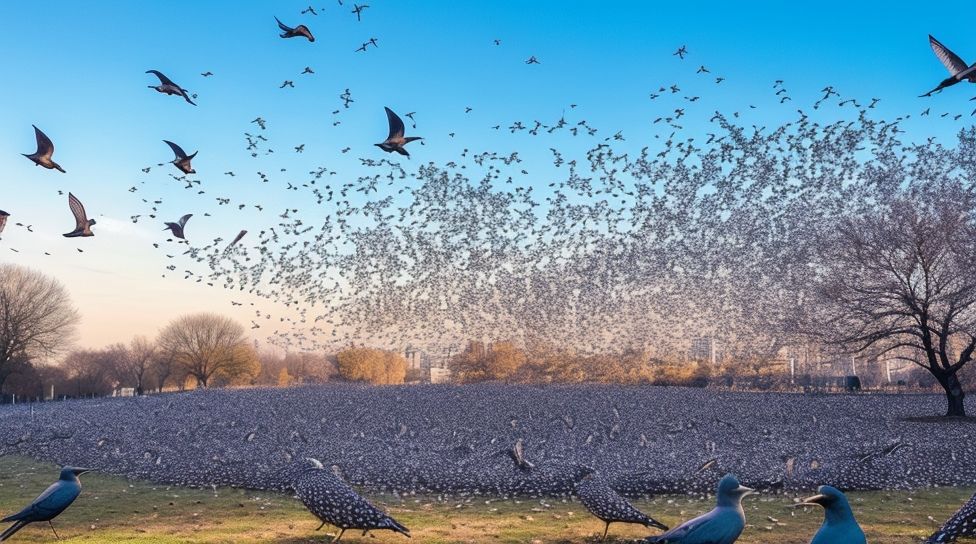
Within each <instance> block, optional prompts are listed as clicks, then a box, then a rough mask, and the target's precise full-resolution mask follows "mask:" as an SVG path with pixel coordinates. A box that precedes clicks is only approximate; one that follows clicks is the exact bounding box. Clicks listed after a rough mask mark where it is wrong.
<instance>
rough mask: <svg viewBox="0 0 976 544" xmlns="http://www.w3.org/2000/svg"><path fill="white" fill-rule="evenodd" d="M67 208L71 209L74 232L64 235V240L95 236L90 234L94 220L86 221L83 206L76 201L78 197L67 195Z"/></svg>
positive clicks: (86, 216)
mask: <svg viewBox="0 0 976 544" xmlns="http://www.w3.org/2000/svg"><path fill="white" fill-rule="evenodd" d="M68 207H69V208H71V214H72V215H74V216H75V230H73V231H71V232H69V233H67V234H65V235H64V237H65V238H78V237H79V236H84V237H88V236H95V233H94V232H92V230H91V227H92V225H94V224H95V220H94V219H88V214H86V213H85V206H84V205H83V204H82V203H81V201H80V200H78V197H76V196H75V195H73V194H71V193H68Z"/></svg>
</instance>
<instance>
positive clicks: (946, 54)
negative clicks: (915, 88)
mask: <svg viewBox="0 0 976 544" xmlns="http://www.w3.org/2000/svg"><path fill="white" fill-rule="evenodd" d="M929 45H931V46H932V51H933V52H934V53H935V56H936V57H939V60H940V61H942V64H943V65H944V66H945V67H946V69H948V70H949V77H947V78H946V79H944V80H942V83H939V86H938V87H936V88H934V89H932V90H931V91H929V92H927V93H925V94H923V95H921V96H932V93H937V92H941V91H942V89H945V88H946V87H951V86H953V85H955V84H956V83H959V82H960V81H962V80H966V81H969V82H970V83H976V64H973V65H972V66H970V65H968V64H966V62H965V61H963V60H962V59H961V58H959V56H958V55H956V54H955V53H953V52H952V51H951V50H950V49H949V48H948V47H946V46H944V45H942V43H941V42H939V40H937V39H935V38H934V37H932V35H931V34H929Z"/></svg>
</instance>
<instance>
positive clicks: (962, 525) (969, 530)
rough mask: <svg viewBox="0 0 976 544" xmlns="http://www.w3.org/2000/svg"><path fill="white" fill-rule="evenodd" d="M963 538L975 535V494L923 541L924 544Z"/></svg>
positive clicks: (937, 543) (935, 543) (936, 543)
mask: <svg viewBox="0 0 976 544" xmlns="http://www.w3.org/2000/svg"><path fill="white" fill-rule="evenodd" d="M959 537H963V538H974V537H976V494H974V495H973V496H972V498H970V499H969V501H968V502H967V503H966V504H964V505H962V508H960V509H959V510H957V511H956V513H955V514H953V515H952V517H951V518H949V520H948V521H946V522H945V524H944V525H943V526H942V527H941V528H940V529H939V530H938V531H936V532H935V533H933V534H932V536H930V537H929V538H928V540H926V541H925V544H940V543H942V542H955V541H956V540H958V539H959Z"/></svg>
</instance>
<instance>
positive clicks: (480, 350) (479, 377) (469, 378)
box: [450, 341, 527, 382]
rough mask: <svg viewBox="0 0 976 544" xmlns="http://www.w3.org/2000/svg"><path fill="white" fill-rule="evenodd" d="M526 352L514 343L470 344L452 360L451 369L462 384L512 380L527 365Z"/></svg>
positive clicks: (475, 342) (474, 342)
mask: <svg viewBox="0 0 976 544" xmlns="http://www.w3.org/2000/svg"><path fill="white" fill-rule="evenodd" d="M526 360H527V358H526V355H525V352H524V351H522V350H521V349H519V348H518V347H516V346H515V344H513V343H512V342H496V343H494V344H490V345H488V346H485V344H484V343H483V342H477V341H471V342H468V345H467V347H465V349H464V351H462V352H461V353H460V354H458V355H457V356H455V357H454V358H453V359H452V360H451V363H450V364H451V369H452V371H453V372H454V373H455V375H456V376H457V379H458V381H461V382H478V381H486V380H488V381H504V380H512V379H514V378H515V377H516V375H517V374H518V372H519V370H520V369H522V368H523V366H524V365H525V363H526Z"/></svg>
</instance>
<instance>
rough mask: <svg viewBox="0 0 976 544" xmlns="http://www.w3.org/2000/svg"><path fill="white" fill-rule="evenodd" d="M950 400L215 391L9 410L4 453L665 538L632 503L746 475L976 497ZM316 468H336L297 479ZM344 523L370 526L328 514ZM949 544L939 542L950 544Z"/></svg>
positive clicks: (753, 479)
mask: <svg viewBox="0 0 976 544" xmlns="http://www.w3.org/2000/svg"><path fill="white" fill-rule="evenodd" d="M940 401H941V399H937V398H935V397H923V398H906V397H899V396H864V397H857V396H833V395H827V396H801V395H775V394H758V393H757V394H750V393H733V392H716V391H705V390H694V389H689V390H685V389H680V388H677V389H676V388H639V389H637V388H627V387H604V388H596V389H595V388H594V386H575V387H559V388H537V387H515V386H504V385H468V386H463V387H444V386H426V387H423V386H411V387H408V388H380V389H377V388H370V387H355V386H349V385H339V386H315V387H311V386H309V387H298V388H289V389H271V390H267V389H247V390H212V391H197V392H193V393H186V394H177V395H165V394H164V395H153V396H147V397H137V398H120V399H111V400H98V399H96V400H90V401H73V402H64V403H45V404H40V405H35V406H34V407H33V408H29V407H27V406H23V405H19V406H12V407H8V408H6V409H5V410H3V411H2V412H0V437H2V438H0V455H25V456H30V457H34V458H39V459H45V460H49V461H54V462H60V463H68V464H71V465H72V466H84V467H95V468H97V470H98V471H99V472H102V473H107V474H116V475H121V476H125V477H128V478H134V479H140V480H150V481H155V482H160V483H165V484H172V485H178V486H188V487H199V488H209V487H211V486H231V487H238V488H247V489H258V490H274V491H283V492H293V493H295V494H296V495H297V496H298V497H299V498H301V499H302V500H303V501H305V503H306V505H307V506H309V508H310V509H311V510H312V511H313V512H314V513H316V514H317V515H319V517H320V518H321V519H322V521H328V522H329V523H332V524H334V525H336V526H337V527H339V528H340V530H341V529H344V528H349V529H353V528H364V526H363V525H362V524H364V523H366V521H363V520H370V523H373V522H375V523H381V522H382V523H388V522H384V521H382V520H383V519H385V518H382V517H380V515H379V514H378V513H376V511H374V510H370V509H368V508H367V507H366V506H365V505H360V506H361V507H362V510H361V511H360V510H357V508H359V506H357V508H340V507H336V506H335V504H337V503H335V502H334V501H336V500H339V499H338V498H337V497H353V495H352V494H351V492H349V491H345V489H346V487H343V488H342V489H343V490H344V491H342V493H338V492H335V493H332V494H329V495H326V496H325V497H326V498H322V496H321V495H320V494H321V492H322V489H323V486H339V485H340V483H339V482H340V480H341V482H342V484H341V485H343V486H348V485H349V484H352V485H356V486H362V487H364V488H367V489H370V490H373V491H377V492H383V493H391V494H392V495H393V496H394V497H397V498H399V497H404V496H410V495H412V494H414V493H418V494H423V495H425V496H430V497H438V499H437V500H439V501H444V502H447V503H448V504H453V503H456V504H457V505H466V506H477V505H478V504H479V503H483V502H484V500H485V499H486V498H490V499H491V500H505V499H509V498H516V497H534V498H539V499H540V500H543V501H544V500H545V499H547V498H552V497H555V498H560V497H562V498H568V497H570V496H575V497H577V498H578V500H579V501H580V502H581V503H582V504H583V505H584V506H585V507H586V508H587V509H588V510H589V511H590V512H592V513H593V514H594V515H595V516H596V517H597V518H599V519H601V520H603V521H604V522H605V523H606V524H607V527H608V530H610V531H612V527H610V526H611V524H615V523H638V524H642V525H644V526H646V527H649V528H656V529H658V530H662V531H663V530H664V529H663V527H662V525H665V524H663V523H661V520H660V519H659V518H657V519H655V518H654V517H653V516H646V515H645V514H642V513H639V512H637V511H636V509H634V508H633V505H632V504H630V503H629V501H628V500H627V498H626V497H648V496H658V495H663V494H677V493H705V492H708V491H711V490H712V489H714V485H715V481H716V480H718V479H719V478H721V477H722V475H723V474H725V473H729V472H733V473H735V474H737V475H738V476H739V477H740V478H742V480H741V481H742V482H744V483H745V484H746V485H748V486H749V487H751V488H754V489H756V490H758V491H760V492H761V493H763V494H770V495H778V494H783V495H786V496H789V495H794V494H799V493H803V492H804V490H809V489H815V488H816V487H817V486H819V485H822V484H823V483H830V484H832V485H833V486H835V487H836V488H838V489H844V490H881V489H885V490H892V489H903V490H908V489H914V488H920V487H930V486H953V485H971V483H972V482H973V481H976V466H974V465H973V464H972V462H971V459H972V458H973V456H976V447H974V446H973V445H972V444H973V443H972V440H970V438H971V435H970V433H971V430H970V429H969V428H968V427H969V426H968V425H967V424H965V423H957V424H949V425H957V426H958V427H954V428H952V429H945V431H946V432H950V433H955V435H957V436H958V440H954V441H952V442H950V443H944V442H940V441H936V440H933V439H932V436H931V433H932V429H931V427H930V425H927V424H924V423H913V422H910V421H907V418H908V417H909V416H911V415H913V414H915V413H917V411H918V410H923V411H924V410H935V409H936V406H937V405H938V403H939V402H940ZM678 405H680V406H683V407H685V408H684V409H683V411H682V413H681V415H680V417H676V416H675V414H674V412H673V407H674V406H678ZM201 415H205V416H206V417H201ZM306 458H313V459H318V460H320V461H321V463H322V465H324V466H325V467H329V468H328V469H325V470H316V471H315V472H314V473H313V474H311V475H308V476H307V478H306V479H303V480H302V481H301V482H298V481H297V480H296V478H297V477H298V476H300V475H301V474H303V472H301V471H304V470H305V469H307V468H310V467H308V466H307V462H306V461H305V459H306ZM296 467H297V468H296ZM296 470H299V473H297V474H296ZM336 474H338V476H336ZM316 482H318V483H316ZM346 482H348V484H347V483H346ZM296 483H297V484H298V487H297V488H296ZM324 489H329V487H324ZM303 490H304V491H303ZM317 497H318V498H317ZM349 500H353V499H351V498H349ZM817 500H821V499H817ZM824 500H825V499H824ZM330 501H333V502H330ZM356 504H357V505H359V503H356ZM316 505H318V506H316ZM322 505H325V506H322ZM329 505H332V506H329ZM323 508H324V510H323ZM333 509H336V510H338V512H339V513H341V512H349V511H353V512H355V513H356V516H358V517H356V519H358V520H360V521H356V522H353V521H349V519H348V518H341V517H338V518H337V517H331V518H330V517H327V515H328V512H330V511H331V510H333ZM969 512H970V514H971V513H972V508H970V510H969ZM331 515H334V516H335V515H339V514H338V513H336V512H333V513H332V514H331ZM960 516H962V517H960ZM960 516H955V517H953V518H952V520H950V522H948V523H946V526H945V528H944V529H943V530H944V531H945V535H964V534H967V533H966V532H967V531H970V532H971V531H972V528H973V527H972V524H971V523H970V522H969V521H967V520H968V519H971V515H970V517H969V518H966V517H965V514H960ZM355 523H359V524H360V525H356V524H355ZM381 527H382V525H377V526H375V527H372V528H374V529H375V528H381ZM392 527H393V526H392V525H390V526H389V527H388V528H392ZM770 530H773V531H775V530H783V529H778V528H776V527H774V528H772V529H770ZM933 530H934V527H933ZM665 534H668V533H665ZM670 534H671V535H674V533H670ZM942 538H943V540H934V541H933V542H951V540H949V539H948V536H943V537H942ZM675 542H694V541H682V540H676V541H675ZM828 542H829V541H828ZM818 544H819V543H818Z"/></svg>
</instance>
